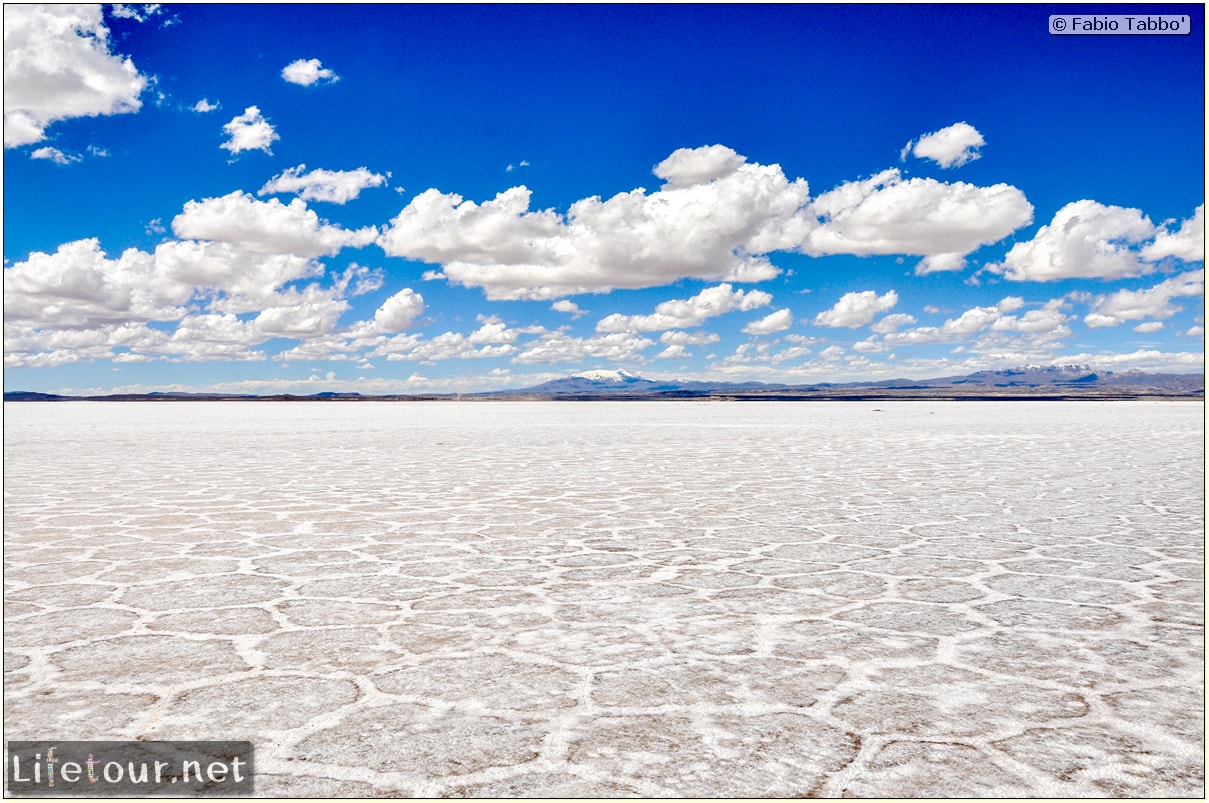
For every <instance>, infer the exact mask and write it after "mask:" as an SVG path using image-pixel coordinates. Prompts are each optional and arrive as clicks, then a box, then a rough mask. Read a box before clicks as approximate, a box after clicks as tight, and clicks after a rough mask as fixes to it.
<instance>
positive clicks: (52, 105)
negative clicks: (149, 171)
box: [4, 3, 147, 148]
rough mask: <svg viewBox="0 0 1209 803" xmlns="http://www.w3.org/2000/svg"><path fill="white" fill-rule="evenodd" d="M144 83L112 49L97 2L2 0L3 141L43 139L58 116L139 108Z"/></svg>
mask: <svg viewBox="0 0 1209 803" xmlns="http://www.w3.org/2000/svg"><path fill="white" fill-rule="evenodd" d="M146 86H147V77H146V76H144V75H141V74H140V73H139V71H138V70H137V69H136V68H135V66H134V62H132V61H131V60H130V59H129V58H125V57H123V56H120V55H118V54H115V53H113V52H111V51H110V40H109V29H108V28H107V27H106V26H105V21H104V18H103V16H102V12H101V6H100V5H99V4H98V5H55V4H45V5H37V4H20V3H13V4H6V5H5V7H4V147H5V148H13V147H17V146H19V145H29V144H32V143H35V142H40V141H41V140H43V139H45V138H46V128H47V126H49V125H50V124H52V123H54V122H56V121H58V120H69V119H72V118H75V117H95V116H98V115H110V114H126V113H130V112H137V111H138V110H139V108H140V107H141V106H142V101H141V100H140V99H139V96H140V95H141V94H142V93H143V90H144V89H145V88H146Z"/></svg>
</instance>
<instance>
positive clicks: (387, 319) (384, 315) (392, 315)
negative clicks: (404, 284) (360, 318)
mask: <svg viewBox="0 0 1209 803" xmlns="http://www.w3.org/2000/svg"><path fill="white" fill-rule="evenodd" d="M423 312H424V297H423V296H422V295H420V294H419V293H417V292H415V291H413V290H411V289H410V288H406V289H403V290H400V291H399V292H397V293H395V294H394V295H393V296H391V297H390V298H388V299H386V300H385V301H383V302H382V306H380V307H378V311H377V312H375V313H374V326H375V328H376V329H377V331H379V332H384V333H394V332H402V331H403V330H404V329H407V328H408V327H410V326H411V325H412V323H414V322H415V320H416V318H418V317H420V315H421V314H422V313H423Z"/></svg>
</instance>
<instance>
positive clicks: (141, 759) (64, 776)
mask: <svg viewBox="0 0 1209 803" xmlns="http://www.w3.org/2000/svg"><path fill="white" fill-rule="evenodd" d="M6 759H7V760H6V761H5V768H6V769H5V776H6V781H7V783H6V787H7V792H8V794H9V795H12V796H16V797H123V796H129V797H145V796H149V795H170V796H172V797H200V796H206V797H208V796H211V795H213V796H216V797H225V796H230V795H236V796H250V795H251V794H252V771H253V770H252V767H253V764H252V744H251V743H250V742H68V741H54V740H47V741H37V742H25V741H20V742H18V741H14V742H9V743H8V755H7V756H6Z"/></svg>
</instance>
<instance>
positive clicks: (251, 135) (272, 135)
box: [219, 106, 281, 155]
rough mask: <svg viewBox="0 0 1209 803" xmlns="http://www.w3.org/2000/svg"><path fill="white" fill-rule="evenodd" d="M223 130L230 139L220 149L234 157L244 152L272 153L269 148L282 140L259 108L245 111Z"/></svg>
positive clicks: (249, 108)
mask: <svg viewBox="0 0 1209 803" xmlns="http://www.w3.org/2000/svg"><path fill="white" fill-rule="evenodd" d="M222 130H223V131H225V132H227V135H228V136H229V137H230V139H229V140H227V141H226V142H224V143H223V144H222V145H220V146H219V147H220V148H225V149H226V150H228V151H230V152H231V154H232V155H235V154H237V153H242V152H243V151H264V152H265V153H272V151H271V150H269V146H270V145H272V144H273V143H274V142H275V141H277V140H279V139H281V137H280V136H278V135H277V132H276V131H275V130H274V129H273V126H271V125H270V124H269V121H268V120H266V119H265V118H264V116H263V115H262V114H261V113H260V108H259V107H257V106H249V107H248V108H246V109H244V112H243V114H241V115H238V116H237V117H233V118H231V122H229V123H227V124H226V125H224V126H223V127H222Z"/></svg>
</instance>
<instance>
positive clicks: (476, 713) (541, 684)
mask: <svg viewBox="0 0 1209 803" xmlns="http://www.w3.org/2000/svg"><path fill="white" fill-rule="evenodd" d="M1203 422H1204V406H1203V405H1201V404H1194V403H1141V402H1137V403H1083V402H1068V403H1066V402H1064V403H1028V402H1008V403H992V402H982V403H951V402H942V403H925V402H914V403H892V402H883V403H814V402H810V403H732V404H723V403H687V402H685V403H682V402H676V403H558V402H547V403H532V404H530V403H512V402H500V403H460V404H459V403H454V402H447V403H364V402H361V403H357V402H353V403H349V402H324V403H284V404H278V403H251V402H249V403H201V402H198V403H127V404H117V403H108V404H96V403H57V404H47V403H43V404H11V403H10V404H6V405H5V444H4V449H5V451H4V454H5V503H4V506H5V536H4V545H5V569H6V571H5V607H6V616H5V647H4V652H5V654H4V665H5V703H6V706H5V713H4V717H5V730H6V735H7V738H9V739H42V738H48V737H53V738H59V739H77V740H78V739H115V740H116V739H136V738H143V739H181V740H184V739H197V740H205V739H247V740H250V741H252V742H253V744H254V746H255V749H256V768H257V776H256V793H257V794H258V795H280V796H303V795H306V796H382V795H406V796H440V795H448V796H465V795H473V796H539V797H563V796H566V797H583V796H637V795H641V796H691V797H713V796H749V797H762V796H786V797H788V796H800V795H821V796H841V795H844V794H848V795H856V796H882V797H899V796H902V797H919V796H930V797H943V796H969V795H975V796H1004V797H1014V796H1030V797H1031V796H1201V795H1203V792H1204V789H1203V781H1204V739H1203V734H1204V721H1203V713H1202V712H1203V710H1204V692H1203V689H1204V685H1203V682H1204V678H1203V647H1204V631H1203V623H1204V590H1203V577H1204V552H1203V536H1204V471H1203V469H1204V454H1203V443H1204V423H1203Z"/></svg>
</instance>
